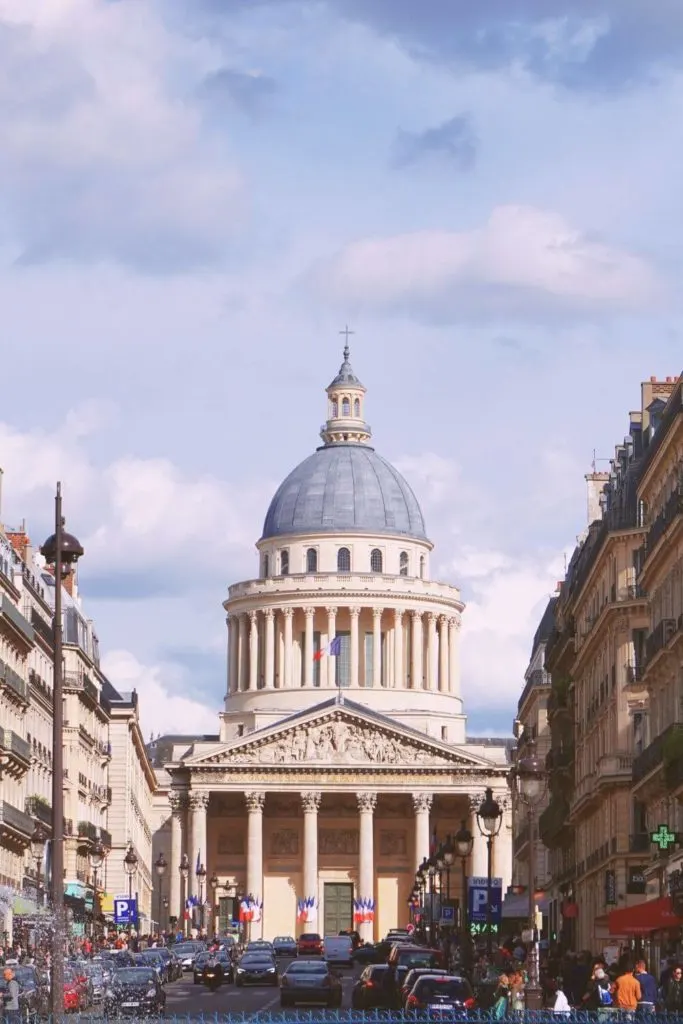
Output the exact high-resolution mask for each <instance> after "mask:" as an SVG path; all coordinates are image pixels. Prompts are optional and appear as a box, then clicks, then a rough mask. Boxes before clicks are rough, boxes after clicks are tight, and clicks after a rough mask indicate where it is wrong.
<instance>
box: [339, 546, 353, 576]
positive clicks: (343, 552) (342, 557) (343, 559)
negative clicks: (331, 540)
mask: <svg viewBox="0 0 683 1024" xmlns="http://www.w3.org/2000/svg"><path fill="white" fill-rule="evenodd" d="M337 572H351V552H350V551H349V549H348V548H339V551H338V552H337Z"/></svg>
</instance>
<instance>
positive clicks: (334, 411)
mask: <svg viewBox="0 0 683 1024" xmlns="http://www.w3.org/2000/svg"><path fill="white" fill-rule="evenodd" d="M338 416H339V402H338V401H337V399H336V398H335V399H334V401H333V402H332V419H333V420H336V418H337V417H338Z"/></svg>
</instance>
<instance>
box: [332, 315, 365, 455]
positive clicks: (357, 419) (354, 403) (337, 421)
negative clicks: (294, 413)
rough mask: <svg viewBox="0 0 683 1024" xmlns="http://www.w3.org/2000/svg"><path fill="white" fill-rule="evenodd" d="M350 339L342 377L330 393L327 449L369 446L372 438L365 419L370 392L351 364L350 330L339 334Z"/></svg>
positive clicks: (337, 377) (346, 345) (347, 344)
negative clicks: (342, 446) (344, 446)
mask: <svg viewBox="0 0 683 1024" xmlns="http://www.w3.org/2000/svg"><path fill="white" fill-rule="evenodd" d="M339 333H340V334H343V335H344V336H345V339H346V344H345V345H344V353H343V362H342V364H341V366H340V367H339V373H338V374H337V376H336V377H335V378H334V380H333V381H332V383H331V384H329V385H328V387H327V388H326V391H327V422H326V423H325V425H324V426H323V427H322V429H321V431H320V436H321V438H322V439H323V441H324V442H325V444H326V445H329V444H367V442H368V441H369V440H370V438H371V437H372V432H371V430H370V426H369V425H368V424H367V423H366V422H365V420H364V419H363V415H364V409H363V406H364V404H365V392H366V389H365V387H364V386H363V384H361V382H360V380H359V379H358V377H356V375H355V373H354V372H353V367H352V366H351V363H350V361H349V360H350V356H351V351H350V349H349V335H350V334H353V331H350V330H349V328H348V327H345V328H344V330H343V331H340V332H339Z"/></svg>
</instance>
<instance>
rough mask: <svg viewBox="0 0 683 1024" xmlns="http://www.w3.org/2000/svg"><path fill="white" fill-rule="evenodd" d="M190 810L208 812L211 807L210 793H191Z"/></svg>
mask: <svg viewBox="0 0 683 1024" xmlns="http://www.w3.org/2000/svg"><path fill="white" fill-rule="evenodd" d="M189 799H190V808H191V810H193V811H200V810H206V808H207V807H208V806H209V794H208V793H190V797H189Z"/></svg>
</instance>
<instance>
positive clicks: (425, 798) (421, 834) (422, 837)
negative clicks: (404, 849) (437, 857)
mask: <svg viewBox="0 0 683 1024" xmlns="http://www.w3.org/2000/svg"><path fill="white" fill-rule="evenodd" d="M433 799H434V798H433V797H432V794H431V793H413V810H414V811H415V870H416V871H417V869H418V868H419V866H420V864H421V863H422V861H423V860H424V858H425V857H429V812H430V810H431V809H432V801H433Z"/></svg>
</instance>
